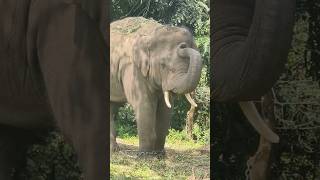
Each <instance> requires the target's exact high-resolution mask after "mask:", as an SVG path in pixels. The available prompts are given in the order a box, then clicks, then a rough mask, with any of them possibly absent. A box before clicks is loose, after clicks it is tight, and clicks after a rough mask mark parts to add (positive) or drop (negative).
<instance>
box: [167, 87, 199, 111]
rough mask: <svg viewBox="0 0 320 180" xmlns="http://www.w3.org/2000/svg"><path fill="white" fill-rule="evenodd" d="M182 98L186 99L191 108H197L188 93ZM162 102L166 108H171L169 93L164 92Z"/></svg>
mask: <svg viewBox="0 0 320 180" xmlns="http://www.w3.org/2000/svg"><path fill="white" fill-rule="evenodd" d="M184 96H185V97H186V98H187V100H188V102H189V103H190V104H191V106H194V107H197V106H198V105H197V103H196V102H195V101H194V100H193V99H192V97H191V95H190V93H187V94H184ZM164 101H165V103H166V105H167V107H168V108H171V103H170V92H169V91H164Z"/></svg>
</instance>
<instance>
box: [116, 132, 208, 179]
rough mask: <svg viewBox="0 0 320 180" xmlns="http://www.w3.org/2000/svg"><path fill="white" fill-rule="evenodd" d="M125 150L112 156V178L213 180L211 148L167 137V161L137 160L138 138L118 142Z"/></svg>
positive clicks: (127, 138)
mask: <svg viewBox="0 0 320 180" xmlns="http://www.w3.org/2000/svg"><path fill="white" fill-rule="evenodd" d="M117 141H118V142H119V145H120V147H121V149H122V151H120V152H117V153H114V154H112V155H111V164H110V169H111V170H110V174H111V179H190V180H195V179H209V177H210V152H209V146H208V145H204V144H200V143H195V142H192V141H190V140H177V139H176V138H175V139H174V138H170V136H169V137H168V138H167V142H166V146H165V149H166V156H167V157H166V158H165V159H162V160H159V159H156V158H153V159H137V158H136V156H135V153H136V150H138V138H137V137H126V138H122V139H117Z"/></svg>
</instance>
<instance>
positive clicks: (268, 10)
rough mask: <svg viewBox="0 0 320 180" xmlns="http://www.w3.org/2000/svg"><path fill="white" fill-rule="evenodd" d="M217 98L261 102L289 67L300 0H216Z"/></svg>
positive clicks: (214, 54)
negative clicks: (285, 65)
mask: <svg viewBox="0 0 320 180" xmlns="http://www.w3.org/2000/svg"><path fill="white" fill-rule="evenodd" d="M213 8H214V9H213V12H214V17H213V35H212V37H213V39H212V42H213V49H212V62H213V63H211V66H212V67H211V69H212V72H213V78H212V79H211V80H212V81H211V85H212V86H211V87H213V91H212V96H211V97H212V98H213V99H214V100H216V101H248V100H254V99H258V98H260V97H261V96H262V95H264V94H265V93H266V92H267V91H268V90H269V89H270V88H271V87H272V86H273V84H274V83H275V81H276V80H277V79H278V78H279V76H280V74H281V72H282V71H283V69H284V64H285V62H286V59H287V55H288V50H289V47H290V43H291V38H292V29H293V23H294V10H295V0H241V1H239V0H216V1H215V4H214V7H213Z"/></svg>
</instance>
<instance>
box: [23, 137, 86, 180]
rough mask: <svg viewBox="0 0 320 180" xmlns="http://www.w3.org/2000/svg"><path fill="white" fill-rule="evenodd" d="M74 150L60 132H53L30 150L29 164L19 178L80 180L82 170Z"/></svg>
mask: <svg viewBox="0 0 320 180" xmlns="http://www.w3.org/2000/svg"><path fill="white" fill-rule="evenodd" d="M76 158H77V157H76V155H75V153H74V150H73V149H72V147H71V146H69V145H68V144H65V142H64V140H63V138H62V136H61V135H59V133H57V132H53V133H51V134H50V135H49V137H48V138H46V140H45V142H44V143H43V144H37V145H34V146H32V148H30V149H29V151H28V158H27V166H26V168H25V169H24V170H23V171H22V172H20V174H19V177H20V178H19V179H28V180H50V179H55V180H79V179H81V172H80V169H79V167H78V165H77V159H76Z"/></svg>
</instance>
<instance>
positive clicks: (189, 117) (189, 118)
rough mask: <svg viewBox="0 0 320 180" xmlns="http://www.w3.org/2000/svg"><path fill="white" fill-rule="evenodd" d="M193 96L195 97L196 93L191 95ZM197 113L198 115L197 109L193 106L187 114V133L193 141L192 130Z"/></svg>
mask: <svg viewBox="0 0 320 180" xmlns="http://www.w3.org/2000/svg"><path fill="white" fill-rule="evenodd" d="M191 95H194V92H193V93H191ZM195 113H196V107H195V106H192V105H191V107H190V109H189V111H188V112H187V119H186V131H187V135H188V137H189V138H190V139H193V134H192V130H193V122H194V117H195Z"/></svg>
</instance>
